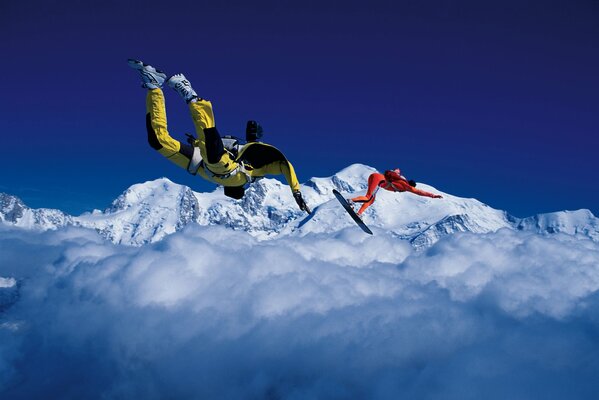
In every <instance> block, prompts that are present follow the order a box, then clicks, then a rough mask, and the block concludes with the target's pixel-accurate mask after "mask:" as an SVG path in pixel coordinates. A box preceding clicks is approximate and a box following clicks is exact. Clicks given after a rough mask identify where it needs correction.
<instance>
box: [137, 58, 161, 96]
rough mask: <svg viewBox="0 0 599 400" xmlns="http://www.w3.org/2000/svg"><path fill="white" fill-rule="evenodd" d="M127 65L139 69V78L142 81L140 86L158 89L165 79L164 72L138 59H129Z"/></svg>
mask: <svg viewBox="0 0 599 400" xmlns="http://www.w3.org/2000/svg"><path fill="white" fill-rule="evenodd" d="M129 66H130V67H131V68H133V69H136V70H137V71H139V73H140V75H141V80H142V81H143V83H142V84H141V86H142V87H144V88H146V89H160V88H161V87H162V84H163V83H164V81H165V80H166V74H165V73H164V72H162V71H160V70H158V69H156V68H154V67H152V66H151V65H148V64H144V63H143V62H141V61H139V60H134V59H132V58H130V59H129Z"/></svg>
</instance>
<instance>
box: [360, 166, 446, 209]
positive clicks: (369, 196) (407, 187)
mask: <svg viewBox="0 0 599 400" xmlns="http://www.w3.org/2000/svg"><path fill="white" fill-rule="evenodd" d="M379 188H383V189H385V190H389V191H391V192H411V193H414V194H417V195H418V196H426V197H432V198H433V199H441V198H442V196H440V195H438V194H434V193H429V192H425V191H424V190H420V189H416V182H414V181H413V180H407V179H406V178H405V177H404V176H402V175H401V171H400V170H399V168H397V169H394V170H393V171H385V173H384V174H381V173H379V172H375V173H373V174H371V175H370V176H369V177H368V191H367V192H366V195H365V196H358V197H354V198H353V199H350V204H351V203H363V204H362V207H360V210H359V211H358V215H362V213H363V212H364V211H366V209H367V208H368V207H370V206H371V205H372V203H374V199H375V197H376V192H377V191H378V190H379Z"/></svg>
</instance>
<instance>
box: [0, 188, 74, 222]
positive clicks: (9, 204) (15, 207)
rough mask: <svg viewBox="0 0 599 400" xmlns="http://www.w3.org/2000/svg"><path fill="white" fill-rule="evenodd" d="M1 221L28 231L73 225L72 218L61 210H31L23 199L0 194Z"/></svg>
mask: <svg viewBox="0 0 599 400" xmlns="http://www.w3.org/2000/svg"><path fill="white" fill-rule="evenodd" d="M0 221H1V222H3V223H4V224H7V225H13V226H18V227H21V228H27V229H41V230H47V229H56V228H59V227H62V226H65V225H68V224H72V223H73V220H72V217H71V216H69V215H67V214H65V213H63V212H62V211H59V210H53V209H49V208H38V209H33V208H29V207H27V206H26V205H25V203H23V201H22V200H21V199H19V198H18V197H16V196H11V195H8V194H6V193H0Z"/></svg>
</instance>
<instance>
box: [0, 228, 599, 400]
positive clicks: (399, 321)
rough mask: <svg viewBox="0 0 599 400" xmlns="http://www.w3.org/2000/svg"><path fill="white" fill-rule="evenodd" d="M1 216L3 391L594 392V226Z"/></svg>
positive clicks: (103, 394)
mask: <svg viewBox="0 0 599 400" xmlns="http://www.w3.org/2000/svg"><path fill="white" fill-rule="evenodd" d="M1 229H2V230H1V231H0V260H2V261H0V277H2V278H4V279H3V280H2V282H3V285H0V302H1V305H0V310H2V311H0V394H3V395H7V396H8V398H14V399H30V398H51V397H54V398H58V397H60V398H67V399H68V398H73V399H80V398H89V399H93V398H108V399H112V398H116V399H120V398H122V399H126V398H144V399H159V398H197V399H206V398H218V399H239V398H249V399H252V398H255V399H264V398H269V399H310V398H331V399H347V398H371V399H397V398H399V397H403V398H456V399H457V398H459V399H470V398H472V399H479V398H481V397H483V396H484V397H485V398H491V399H494V398H497V399H504V398H531V397H535V398H589V397H592V395H594V394H595V393H596V392H597V390H598V389H599V384H597V383H596V376H597V374H598V373H599V311H598V310H599V294H598V289H599V245H598V244H596V243H593V242H591V241H590V240H585V239H577V238H575V237H572V236H560V235H555V236H552V237H541V236H538V235H535V234H531V233H523V232H515V231H511V230H501V231H499V232H496V233H493V234H486V235H473V234H460V235H454V236H452V237H448V238H445V239H443V240H441V241H440V242H439V243H437V244H436V245H434V246H433V247H432V248H430V249H428V250H427V251H425V252H422V253H414V252H413V250H412V249H411V247H410V246H409V245H408V244H406V243H405V242H403V241H400V240H397V239H396V238H393V237H391V236H385V235H377V236H374V237H371V236H366V235H362V233H361V232H359V231H357V230H355V229H348V230H344V231H341V232H339V233H337V234H335V235H333V236H331V235H309V236H306V237H303V238H280V239H276V240H271V241H262V242H258V241H256V240H255V239H254V238H252V237H251V236H249V235H247V234H245V233H243V232H235V231H231V230H227V229H224V228H220V227H199V226H190V227H188V228H186V230H184V231H183V232H180V233H177V234H174V235H172V236H170V237H168V238H166V239H165V240H164V241H162V242H160V243H156V244H153V245H148V246H144V247H140V248H130V247H123V246H116V245H112V244H110V243H107V242H105V241H103V240H102V239H100V238H99V237H97V236H96V234H95V233H93V232H91V231H87V230H83V229H76V228H68V229H63V230H58V231H54V232H45V233H31V232H27V233H25V232H21V231H17V230H9V229H6V228H1ZM12 278H14V279H16V281H13V280H12ZM2 397H4V396H2Z"/></svg>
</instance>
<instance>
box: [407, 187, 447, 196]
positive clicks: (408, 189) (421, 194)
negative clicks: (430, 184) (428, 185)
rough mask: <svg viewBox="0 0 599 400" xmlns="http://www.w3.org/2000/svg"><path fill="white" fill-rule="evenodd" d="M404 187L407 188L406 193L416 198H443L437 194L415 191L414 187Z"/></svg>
mask: <svg viewBox="0 0 599 400" xmlns="http://www.w3.org/2000/svg"><path fill="white" fill-rule="evenodd" d="M406 186H407V188H406V189H407V191H409V192H412V193H414V194H417V195H418V196H424V197H431V198H433V199H442V198H443V196H441V195H439V194H434V193H429V192H426V191H424V190H420V189H416V188H415V187H412V186H408V185H406Z"/></svg>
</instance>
